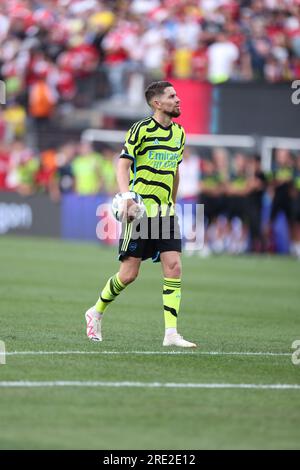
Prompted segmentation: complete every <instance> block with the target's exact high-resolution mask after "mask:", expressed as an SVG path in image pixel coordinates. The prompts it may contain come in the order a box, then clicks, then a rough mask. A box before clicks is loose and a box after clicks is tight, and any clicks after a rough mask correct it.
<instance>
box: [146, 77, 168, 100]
mask: <svg viewBox="0 0 300 470" xmlns="http://www.w3.org/2000/svg"><path fill="white" fill-rule="evenodd" d="M170 86H173V85H172V83H170V82H164V81H160V82H152V83H150V85H148V86H147V88H146V90H145V97H146V100H147V103H148V104H149V106H150V103H151V100H152V98H153V97H154V96H157V95H162V94H163V92H164V91H165V89H166V88H168V87H170Z"/></svg>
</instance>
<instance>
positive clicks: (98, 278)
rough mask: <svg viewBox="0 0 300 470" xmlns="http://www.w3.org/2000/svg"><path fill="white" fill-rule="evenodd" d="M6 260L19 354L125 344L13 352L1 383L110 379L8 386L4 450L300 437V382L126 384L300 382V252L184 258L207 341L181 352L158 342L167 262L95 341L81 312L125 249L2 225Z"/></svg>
mask: <svg viewBox="0 0 300 470" xmlns="http://www.w3.org/2000/svg"><path fill="white" fill-rule="evenodd" d="M0 263H1V270H0V312H1V329H0V340H2V341H4V342H5V345H6V350H7V352H8V353H11V352H14V351H19V352H20V351H86V352H99V353H101V352H104V351H107V352H112V351H115V352H117V353H118V354H85V355H84V354H73V355H72V354H66V355H11V354H8V355H7V357H6V364H5V365H0V382H1V383H2V384H3V383H4V382H5V381H6V382H7V381H9V382H10V381H18V382H19V381H31V382H32V381H35V382H44V381H47V382H51V381H79V382H85V381H101V382H104V386H97V387H86V386H84V387H75V386H68V387H67V386H61V387H57V386H56V387H39V388H31V387H25V386H23V387H17V388H12V387H3V386H2V387H1V386H0V417H1V426H0V448H1V449H109V450H113V449H130V450H134V449H147V450H153V449H254V448H256V449H262V448H264V449H299V448H300V406H299V403H300V389H299V388H298V389H292V390H291V389H287V390H282V389H237V388H230V389H221V388H209V389H206V388H184V387H183V388H178V387H175V388H164V387H159V386H158V387H155V388H147V387H143V386H142V387H140V388H137V387H132V386H129V387H124V386H122V383H123V382H139V383H141V384H149V383H153V382H155V383H160V384H165V383H180V384H184V385H186V384H257V385H258V384H298V385H299V384H300V365H298V366H297V365H294V364H293V363H292V361H291V354H292V352H293V351H292V348H291V345H292V343H293V341H295V340H296V339H300V310H299V306H300V282H299V279H300V263H297V262H296V261H294V260H292V259H287V258H284V257H282V258H278V257H277V258H271V257H262V258H259V257H246V256H244V257H237V258H234V259H233V258H230V257H216V258H211V259H205V260H202V259H200V258H198V257H192V258H188V257H185V256H183V272H184V274H183V282H182V284H183V290H182V293H183V295H182V304H181V312H180V316H179V331H180V333H182V334H183V335H184V337H186V338H187V339H188V340H191V341H195V342H197V343H198V349H197V350H196V351H195V352H194V353H192V352H191V351H190V352H189V354H178V355H171V354H170V355H168V354H161V353H162V352H166V348H163V347H162V339H163V315H162V299H161V291H162V282H161V268H160V265H153V264H152V263H151V262H150V261H147V262H145V263H143V265H142V268H141V272H140V276H139V278H138V279H137V281H136V282H135V283H134V284H133V285H131V286H130V287H128V289H127V290H126V291H125V292H123V293H122V294H121V296H120V297H119V298H118V299H117V301H116V302H115V303H114V304H113V305H111V306H110V308H109V309H108V310H107V313H106V314H105V318H104V321H103V334H104V341H103V342H102V343H100V344H94V343H90V342H88V340H87V338H86V336H85V322H84V312H85V310H86V309H87V308H88V307H89V306H91V305H92V304H93V302H95V300H96V299H97V296H98V294H99V289H100V288H101V287H102V286H103V284H104V282H105V281H106V279H107V278H108V276H110V275H112V274H114V273H115V272H116V271H117V270H118V262H117V260H116V251H115V250H114V249H110V248H106V249H104V248H102V247H99V246H97V245H87V244H83V243H82V244H80V243H66V242H62V241H53V240H46V239H44V240H41V239H38V238H36V239H34V238H31V239H30V238H28V239H21V238H15V237H2V238H1V239H0ZM134 351H139V352H142V351H144V352H155V353H156V354H134V353H133V352H134ZM167 351H169V349H167ZM177 351H178V350H177ZM206 352H219V353H224V352H257V353H259V352H273V353H286V354H285V355H280V354H278V355H272V356H271V355H269V356H266V355H259V354H257V355H243V354H242V355H230V354H227V355H226V354H217V355H212V354H204V353H206ZM107 382H116V383H118V384H120V386H119V387H112V386H107V384H106V383H107ZM0 385H1V384H0Z"/></svg>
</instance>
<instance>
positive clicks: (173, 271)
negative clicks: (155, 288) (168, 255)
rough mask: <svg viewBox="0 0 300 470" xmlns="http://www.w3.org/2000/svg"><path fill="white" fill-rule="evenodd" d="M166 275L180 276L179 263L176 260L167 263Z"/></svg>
mask: <svg viewBox="0 0 300 470" xmlns="http://www.w3.org/2000/svg"><path fill="white" fill-rule="evenodd" d="M168 277H172V278H175V279H177V278H178V279H179V278H180V277H181V263H180V261H178V260H175V261H173V262H172V263H170V264H169V265H168Z"/></svg>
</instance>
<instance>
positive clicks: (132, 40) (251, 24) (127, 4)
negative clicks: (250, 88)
mask: <svg viewBox="0 0 300 470" xmlns="http://www.w3.org/2000/svg"><path fill="white" fill-rule="evenodd" d="M99 68H102V69H104V70H105V71H106V74H107V77H108V80H107V82H108V84H109V87H110V93H111V94H112V96H114V97H115V98H119V97H122V96H123V95H124V93H125V92H126V91H128V86H129V82H130V81H131V88H132V87H133V90H134V91H135V92H136V93H137V88H138V83H140V82H139V80H138V77H139V76H144V77H149V79H158V78H169V79H171V78H172V77H177V78H192V79H195V80H209V81H210V82H212V83H221V82H225V81H227V80H236V81H249V80H256V79H262V80H266V81H269V82H278V81H284V80H292V79H295V78H300V0H241V1H237V0H115V1H114V0H107V1H105V0H7V1H5V2H1V5H0V79H2V80H4V81H5V83H6V93H7V101H8V104H9V103H10V102H13V101H14V102H15V101H16V100H17V102H19V103H25V104H26V106H27V107H28V109H29V111H30V113H31V115H32V116H34V117H38V118H40V117H48V116H50V115H51V113H52V112H53V109H54V108H55V106H56V104H57V103H58V102H68V101H72V99H73V98H74V97H75V96H76V93H77V91H78V89H79V88H80V87H81V86H82V84H83V83H84V82H85V83H87V82H88V78H89V77H90V76H91V75H92V74H93V73H94V72H95V71H96V70H99ZM83 79H84V80H83ZM140 88H141V89H142V86H141V87H140Z"/></svg>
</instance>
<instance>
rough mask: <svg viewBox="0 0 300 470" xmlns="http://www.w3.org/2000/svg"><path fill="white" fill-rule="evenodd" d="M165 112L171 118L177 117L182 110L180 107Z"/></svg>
mask: <svg viewBox="0 0 300 470" xmlns="http://www.w3.org/2000/svg"><path fill="white" fill-rule="evenodd" d="M165 114H166V115H167V116H169V117H171V118H176V117H179V116H180V114H181V111H180V110H179V109H178V110H176V109H173V111H165Z"/></svg>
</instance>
